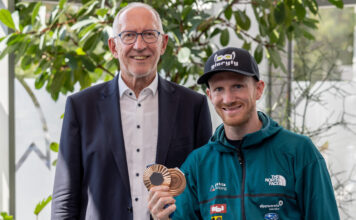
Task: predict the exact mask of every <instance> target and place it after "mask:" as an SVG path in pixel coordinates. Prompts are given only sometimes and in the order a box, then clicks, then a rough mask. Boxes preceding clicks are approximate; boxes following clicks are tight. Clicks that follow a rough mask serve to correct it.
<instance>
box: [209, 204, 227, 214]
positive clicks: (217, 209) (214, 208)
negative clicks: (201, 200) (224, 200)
mask: <svg viewBox="0 0 356 220" xmlns="http://www.w3.org/2000/svg"><path fill="white" fill-rule="evenodd" d="M215 213H226V204H215V205H211V206H210V214H215Z"/></svg>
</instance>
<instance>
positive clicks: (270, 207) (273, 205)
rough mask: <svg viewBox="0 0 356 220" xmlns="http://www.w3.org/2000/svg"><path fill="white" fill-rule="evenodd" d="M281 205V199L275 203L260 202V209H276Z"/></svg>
mask: <svg viewBox="0 0 356 220" xmlns="http://www.w3.org/2000/svg"><path fill="white" fill-rule="evenodd" d="M282 206H283V200H279V201H278V203H276V204H268V205H265V204H261V205H260V209H268V210H270V211H278V210H279V209H280V208H281V207H282Z"/></svg>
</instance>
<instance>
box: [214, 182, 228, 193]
mask: <svg viewBox="0 0 356 220" xmlns="http://www.w3.org/2000/svg"><path fill="white" fill-rule="evenodd" d="M215 190H222V191H227V187H226V183H215V184H213V185H211V186H210V192H215Z"/></svg>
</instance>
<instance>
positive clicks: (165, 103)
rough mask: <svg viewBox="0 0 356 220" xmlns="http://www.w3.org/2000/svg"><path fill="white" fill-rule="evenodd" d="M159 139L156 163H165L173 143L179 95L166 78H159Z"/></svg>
mask: <svg viewBox="0 0 356 220" xmlns="http://www.w3.org/2000/svg"><path fill="white" fill-rule="evenodd" d="M158 79H159V82H158V140H157V154H156V163H159V164H165V162H166V157H167V153H168V150H169V146H170V143H171V138H172V132H173V126H174V123H175V119H176V113H177V109H178V103H179V102H178V100H179V96H178V95H177V94H176V93H175V89H174V88H173V87H172V85H170V84H169V83H168V82H167V81H166V80H164V79H162V78H161V77H159V78H158Z"/></svg>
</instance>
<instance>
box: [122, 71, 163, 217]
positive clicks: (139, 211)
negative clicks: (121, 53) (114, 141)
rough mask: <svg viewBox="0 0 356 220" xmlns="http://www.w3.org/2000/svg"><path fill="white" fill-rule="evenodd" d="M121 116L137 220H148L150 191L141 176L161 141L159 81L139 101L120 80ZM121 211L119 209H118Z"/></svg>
mask: <svg viewBox="0 0 356 220" xmlns="http://www.w3.org/2000/svg"><path fill="white" fill-rule="evenodd" d="M118 81H119V82H118V83H119V91H120V112H121V123H122V131H123V135H124V143H125V151H126V160H127V168H128V173H129V179H130V189H131V198H132V209H133V219H134V220H145V219H147V220H149V219H150V214H149V210H148V207H147V205H148V203H147V201H148V191H147V189H146V187H145V185H144V184H143V179H142V175H143V172H144V170H145V169H146V166H147V165H149V164H154V163H155V161H156V151H157V137H158V92H157V87H158V77H157V74H156V77H155V78H154V80H153V81H152V83H151V84H150V85H149V86H147V87H146V88H144V89H143V90H142V91H141V92H140V94H139V96H138V97H136V96H135V93H134V92H133V91H132V90H131V89H130V88H128V87H127V85H126V84H125V82H124V81H123V80H122V75H121V73H120V76H119V80H118ZM118 208H119V207H118Z"/></svg>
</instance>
